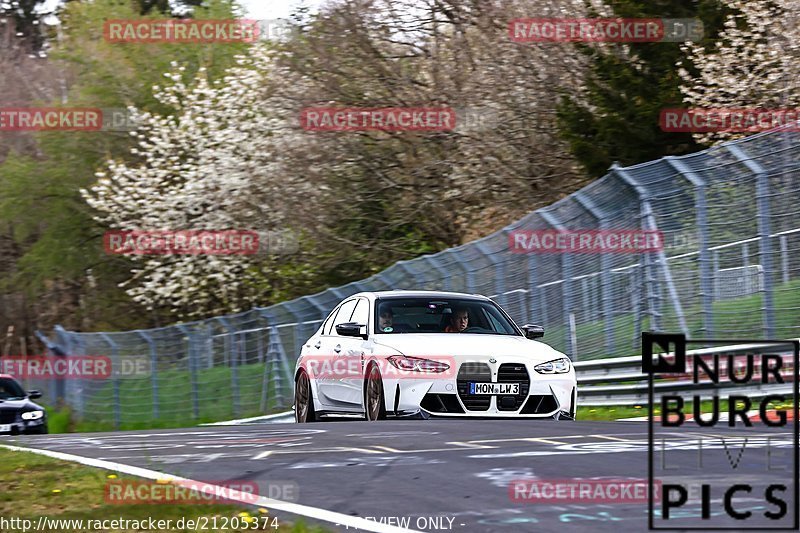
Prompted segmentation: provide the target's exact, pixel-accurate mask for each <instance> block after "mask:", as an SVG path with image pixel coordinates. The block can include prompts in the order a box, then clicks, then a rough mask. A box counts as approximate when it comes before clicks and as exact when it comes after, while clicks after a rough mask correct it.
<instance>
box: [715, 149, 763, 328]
mask: <svg viewBox="0 0 800 533" xmlns="http://www.w3.org/2000/svg"><path fill="white" fill-rule="evenodd" d="M725 147H726V148H727V149H728V151H729V152H730V153H731V154H733V156H734V157H735V158H736V159H738V160H739V161H740V162H741V163H743V164H744V165H745V166H746V167H747V169H748V170H750V171H751V172H752V173H753V174H755V176H756V205H757V209H758V212H757V215H756V216H757V219H758V238H759V240H758V242H759V245H758V249H759V250H758V253H759V255H760V256H761V265H762V267H763V269H764V286H763V289H762V292H763V294H764V307H763V308H762V311H763V317H764V324H763V329H764V336H765V337H766V338H768V339H771V338H773V336H774V334H775V306H774V302H773V297H772V243H771V242H770V240H769V236H770V233H771V231H770V220H769V219H770V205H769V179H768V176H767V171H766V170H765V169H764V168H763V167H762V166H761V165H760V164H758V163H757V162H756V161H754V160H753V159H752V158H751V157H750V156H749V155H748V154H747V153H746V152H745V151H744V150H743V149H742V148H740V147H739V146H738V145H735V144H728V145H725Z"/></svg>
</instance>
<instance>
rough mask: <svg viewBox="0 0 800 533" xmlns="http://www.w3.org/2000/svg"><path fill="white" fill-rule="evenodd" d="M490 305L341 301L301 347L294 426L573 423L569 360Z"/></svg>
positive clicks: (369, 297)
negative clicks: (470, 420) (468, 420)
mask: <svg viewBox="0 0 800 533" xmlns="http://www.w3.org/2000/svg"><path fill="white" fill-rule="evenodd" d="M543 335H544V330H543V328H542V327H541V326H535V325H526V326H523V327H522V328H519V327H518V326H517V325H516V324H515V323H514V321H513V320H511V318H509V316H508V315H507V314H506V312H505V311H503V309H501V308H500V306H498V305H497V304H496V303H494V302H493V301H492V300H490V299H489V298H486V297H484V296H477V295H469V294H460V293H454V292H433V291H385V292H364V293H359V294H356V295H353V296H351V297H349V298H346V299H345V300H344V301H342V302H341V303H340V304H339V305H338V306H336V308H335V309H334V310H333V311H332V312H331V314H330V315H328V317H327V318H326V319H325V320H324V321H323V323H322V326H320V328H319V329H318V330H317V331H316V333H314V335H313V336H312V337H311V338H310V339H308V341H306V343H305V344H304V345H303V348H302V351H301V353H300V357H299V359H298V360H297V365H296V368H295V373H294V377H295V394H294V410H295V419H296V420H297V422H313V421H317V420H320V419H321V418H325V417H328V416H343V415H344V416H360V417H364V418H366V419H367V420H380V419H383V418H386V417H387V416H390V417H422V418H429V417H431V416H437V417H440V416H445V417H474V418H475V417H482V418H485V417H492V418H555V419H574V418H575V400H576V396H577V389H576V379H575V370H574V369H573V367H572V364H571V362H570V360H569V358H568V357H567V356H566V355H564V354H563V353H561V352H558V351H556V350H554V349H553V348H551V347H550V346H548V345H547V344H544V343H542V342H540V341H537V340H536V339H538V338H540V337H542V336H543Z"/></svg>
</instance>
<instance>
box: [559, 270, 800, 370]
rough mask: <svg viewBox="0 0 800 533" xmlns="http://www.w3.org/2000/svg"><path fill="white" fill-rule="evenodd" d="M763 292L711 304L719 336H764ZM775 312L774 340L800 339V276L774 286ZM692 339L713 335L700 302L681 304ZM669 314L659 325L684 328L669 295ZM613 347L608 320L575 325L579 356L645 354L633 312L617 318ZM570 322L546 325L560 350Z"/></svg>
mask: <svg viewBox="0 0 800 533" xmlns="http://www.w3.org/2000/svg"><path fill="white" fill-rule="evenodd" d="M763 300H764V298H763V296H762V295H761V294H755V295H752V296H746V297H743V298H736V299H731V300H720V301H716V302H713V304H712V307H711V309H712V316H713V318H714V320H713V328H714V332H713V333H714V335H713V337H714V338H734V339H735V338H739V339H744V338H755V339H758V338H764V332H763V328H762V321H763V315H764V312H763V310H762V308H763V307H764V303H763ZM773 306H774V308H775V309H776V311H775V333H774V336H775V338H785V339H788V338H796V337H800V280H792V281H789V282H788V283H781V284H775V286H774V290H773ZM682 307H683V314H684V317H685V319H686V327H687V329H688V330H689V338H690V339H691V338H709V336H708V335H707V334H705V333H704V329H703V315H702V306H701V304H700V303H699V302H698V303H694V304H691V305H689V304H686V303H685V302H684V303H682ZM662 312H663V313H664V314H663V316H662V323H661V327H660V329H661V330H662V331H665V332H679V331H680V327H679V324H678V319H677V315H676V313H675V310H674V308H673V306H672V304H671V302H670V300H669V299H668V298H667V299H665V300H664V301H663V309H662ZM641 318H642V326H641V329H642V331H647V330H648V329H650V317H649V315H642V317H641ZM612 324H613V330H614V349H613V350H606V349H605V346H604V345H605V330H606V324H605V321H603V320H597V321H593V322H583V323H579V324H577V325H576V337H577V341H578V360H579V361H588V360H591V359H603V358H607V357H622V356H626V355H637V354H639V353H640V348H639V345H640V340H639V338H638V336H637V335H636V329H635V323H634V317H633V316H632V315H630V314H627V315H623V316H617V317H614V319H613V321H612ZM565 336H566V326H556V327H551V328H547V333H546V336H545V339H544V340H545V342H547V343H548V344H551V345H552V346H553V347H554V348H556V349H558V350H565V349H566V340H565Z"/></svg>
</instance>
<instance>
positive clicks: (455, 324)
mask: <svg viewBox="0 0 800 533" xmlns="http://www.w3.org/2000/svg"><path fill="white" fill-rule="evenodd" d="M468 325H469V311H467V308H466V307H457V308H455V310H454V311H453V314H452V315H450V319H449V320H448V323H447V327H446V328H444V332H445V333H461V332H462V331H464V330H465V329H467V326H468Z"/></svg>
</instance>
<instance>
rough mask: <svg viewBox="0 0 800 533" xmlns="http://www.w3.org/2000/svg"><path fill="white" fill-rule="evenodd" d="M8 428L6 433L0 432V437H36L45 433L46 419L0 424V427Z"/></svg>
mask: <svg viewBox="0 0 800 533" xmlns="http://www.w3.org/2000/svg"><path fill="white" fill-rule="evenodd" d="M5 426H9V429H8V431H0V435H38V434H44V433H47V419H46V418H40V419H39V420H17V421H14V422H12V423H10V424H0V427H3V428H5Z"/></svg>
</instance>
